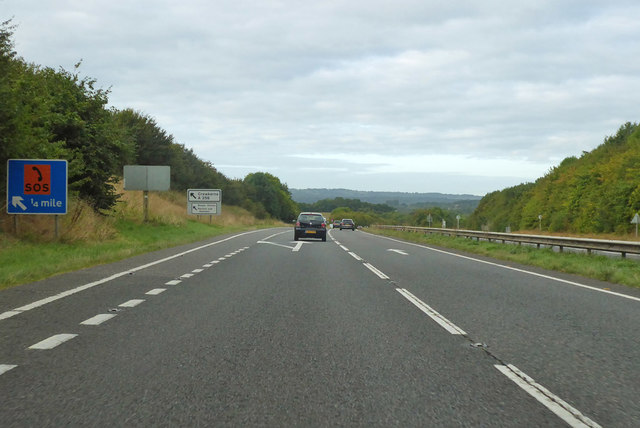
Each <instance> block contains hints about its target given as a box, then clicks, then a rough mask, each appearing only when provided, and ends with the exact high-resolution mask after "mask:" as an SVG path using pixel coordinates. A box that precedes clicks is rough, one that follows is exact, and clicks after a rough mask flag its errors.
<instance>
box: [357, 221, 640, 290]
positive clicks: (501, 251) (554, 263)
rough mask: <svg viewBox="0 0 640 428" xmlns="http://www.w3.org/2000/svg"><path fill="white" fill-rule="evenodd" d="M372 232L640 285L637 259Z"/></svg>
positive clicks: (373, 230)
mask: <svg viewBox="0 0 640 428" xmlns="http://www.w3.org/2000/svg"><path fill="white" fill-rule="evenodd" d="M367 231H368V232H369V233H373V234H376V235H383V236H389V237H393V238H398V239H402V240H405V241H409V242H415V243H418V244H425V245H433V246H439V247H445V248H451V249H455V250H460V251H465V252H468V253H473V254H478V255H483V256H488V257H493V258H496V259H500V260H507V261H512V262H516V263H521V264H524V265H529V266H537V267H540V268H543V269H548V270H553V271H558V272H564V273H570V274H576V275H581V276H584V277H587V278H593V279H598V280H601V281H607V282H612V283H615V284H622V285H627V286H630V287H636V288H640V263H639V262H638V261H634V260H629V259H623V258H611V257H607V256H602V255H587V254H578V253H570V252H563V253H558V252H554V251H553V250H551V249H549V248H541V249H537V248H532V247H527V246H524V245H522V246H521V245H510V244H501V243H497V242H484V241H479V242H478V241H476V240H472V239H468V238H462V237H455V236H446V235H438V234H426V235H425V234H420V233H412V232H402V231H395V230H382V229H376V228H375V227H371V228H369V229H367Z"/></svg>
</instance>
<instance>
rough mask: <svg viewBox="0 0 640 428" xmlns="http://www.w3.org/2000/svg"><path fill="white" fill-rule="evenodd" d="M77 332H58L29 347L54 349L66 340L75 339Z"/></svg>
mask: <svg viewBox="0 0 640 428" xmlns="http://www.w3.org/2000/svg"><path fill="white" fill-rule="evenodd" d="M76 336H77V334H56V335H55V336H51V337H50V338H48V339H45V340H43V341H42V342H38V343H36V344H35V345H31V346H29V348H28V349H41V350H46V349H53V348H55V347H56V346H58V345H61V344H63V343H64V342H66V341H68V340H71V339H73V338H74V337H76Z"/></svg>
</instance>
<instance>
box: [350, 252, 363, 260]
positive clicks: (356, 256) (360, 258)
mask: <svg viewBox="0 0 640 428" xmlns="http://www.w3.org/2000/svg"><path fill="white" fill-rule="evenodd" d="M349 255H350V256H351V257H353V258H354V259H356V260H357V261H359V262H361V261H362V257H360V256H359V255H357V254H356V253H354V252H352V251H349Z"/></svg>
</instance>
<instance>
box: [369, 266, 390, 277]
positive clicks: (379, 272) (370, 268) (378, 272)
mask: <svg viewBox="0 0 640 428" xmlns="http://www.w3.org/2000/svg"><path fill="white" fill-rule="evenodd" d="M363 265H364V266H365V267H366V268H367V269H369V270H370V271H371V272H373V273H375V274H376V275H377V276H378V277H379V278H380V279H389V277H388V276H387V275H385V274H384V273H382V271H380V270H378V269H376V268H375V267H374V266H373V265H371V264H369V263H363Z"/></svg>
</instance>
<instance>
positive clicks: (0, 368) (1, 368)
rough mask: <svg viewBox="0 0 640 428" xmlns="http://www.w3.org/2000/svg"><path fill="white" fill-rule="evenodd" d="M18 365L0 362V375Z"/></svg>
mask: <svg viewBox="0 0 640 428" xmlns="http://www.w3.org/2000/svg"><path fill="white" fill-rule="evenodd" d="M16 367H18V366H17V365H15V364H0V375H1V374H4V373H6V372H8V371H9V370H11V369H15V368H16Z"/></svg>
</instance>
